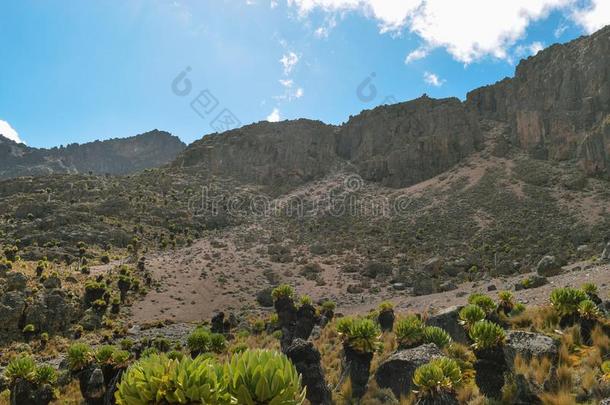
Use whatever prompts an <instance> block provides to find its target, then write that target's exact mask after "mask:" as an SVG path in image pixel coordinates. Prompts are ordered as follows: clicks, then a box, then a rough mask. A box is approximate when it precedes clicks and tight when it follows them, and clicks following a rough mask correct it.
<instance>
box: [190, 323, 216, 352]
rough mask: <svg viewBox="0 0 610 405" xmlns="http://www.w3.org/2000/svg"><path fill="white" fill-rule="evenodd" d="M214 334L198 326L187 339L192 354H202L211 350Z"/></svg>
mask: <svg viewBox="0 0 610 405" xmlns="http://www.w3.org/2000/svg"><path fill="white" fill-rule="evenodd" d="M211 341H212V334H211V333H210V331H209V330H207V329H204V328H197V329H195V330H194V331H193V332H191V334H190V335H189V336H188V338H187V339H186V345H187V346H188V348H189V350H190V352H191V354H201V353H207V352H209V351H210V344H211Z"/></svg>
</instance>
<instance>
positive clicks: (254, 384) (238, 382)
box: [224, 349, 305, 405]
mask: <svg viewBox="0 0 610 405" xmlns="http://www.w3.org/2000/svg"><path fill="white" fill-rule="evenodd" d="M224 379H225V382H226V385H227V390H228V392H229V393H230V394H231V395H233V397H235V398H236V399H237V403H239V404H240V405H241V404H243V405H258V404H269V405H301V404H303V403H304V402H305V388H303V387H302V385H301V376H300V375H299V373H298V372H297V370H296V368H295V367H294V365H293V364H292V362H291V361H290V360H289V359H288V358H287V357H286V356H285V355H283V354H282V353H279V352H276V351H272V350H260V349H259V350H246V351H244V352H241V353H238V354H235V355H233V357H232V358H231V360H230V362H228V363H227V364H225V366H224Z"/></svg>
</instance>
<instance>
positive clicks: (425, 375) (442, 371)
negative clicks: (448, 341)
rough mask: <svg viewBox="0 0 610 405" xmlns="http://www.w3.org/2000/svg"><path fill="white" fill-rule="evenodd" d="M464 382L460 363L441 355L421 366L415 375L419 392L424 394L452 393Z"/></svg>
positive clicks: (414, 378) (415, 382)
mask: <svg viewBox="0 0 610 405" xmlns="http://www.w3.org/2000/svg"><path fill="white" fill-rule="evenodd" d="M461 382H462V371H461V370H460V366H459V365H458V363H457V362H456V361H455V360H453V359H450V358H447V357H441V358H439V359H434V360H432V361H431V362H429V363H427V364H424V365H422V366H419V367H418V368H417V369H416V370H415V373H414V375H413V383H414V384H415V385H416V386H417V393H418V394H419V395H423V396H434V395H438V394H440V393H444V392H446V393H451V392H454V391H455V389H456V388H457V387H459V385H460V383H461Z"/></svg>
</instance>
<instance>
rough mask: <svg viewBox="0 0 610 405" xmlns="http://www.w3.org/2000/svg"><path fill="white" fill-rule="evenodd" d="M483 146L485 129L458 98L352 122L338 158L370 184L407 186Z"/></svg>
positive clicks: (399, 107) (385, 110) (390, 109)
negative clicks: (479, 125) (349, 164)
mask: <svg viewBox="0 0 610 405" xmlns="http://www.w3.org/2000/svg"><path fill="white" fill-rule="evenodd" d="M479 142H480V132H479V127H478V125H477V124H476V122H475V120H473V119H472V116H471V115H469V114H467V112H466V109H465V108H464V106H463V105H462V103H460V101H459V100H458V99H457V98H448V99H441V100H435V99H431V98H429V97H426V96H424V97H421V98H419V99H416V100H413V101H409V102H406V103H400V104H395V105H391V106H381V107H377V108H375V109H373V110H370V111H364V112H362V113H361V114H359V115H357V116H355V117H353V118H351V119H350V120H349V121H348V122H347V123H346V124H345V125H344V126H343V127H342V128H341V130H340V131H339V134H338V136H337V153H338V154H339V156H341V157H342V158H344V159H346V160H349V161H351V162H352V163H354V164H355V165H356V166H357V167H358V169H359V173H360V175H361V176H362V177H363V178H364V179H366V180H371V181H375V182H380V183H382V184H384V185H386V186H390V187H404V186H408V185H411V184H415V183H418V182H420V181H422V180H426V179H429V178H431V177H434V176H436V175H437V174H440V173H442V172H444V171H445V170H447V169H449V168H450V167H451V166H453V165H455V164H456V163H458V162H459V161H460V160H462V159H463V158H464V157H466V156H468V155H469V154H470V153H472V152H473V151H475V149H476V148H477V146H478V143H479Z"/></svg>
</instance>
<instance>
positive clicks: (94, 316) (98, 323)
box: [78, 308, 102, 331]
mask: <svg viewBox="0 0 610 405" xmlns="http://www.w3.org/2000/svg"><path fill="white" fill-rule="evenodd" d="M78 323H79V324H80V325H81V326H82V327H83V329H84V330H86V331H93V330H96V329H99V328H101V327H102V315H100V314H98V313H97V312H95V311H94V310H92V309H91V308H89V309H88V310H86V311H85V314H84V315H83V317H82V318H81V320H80V321H79V322H78Z"/></svg>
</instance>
